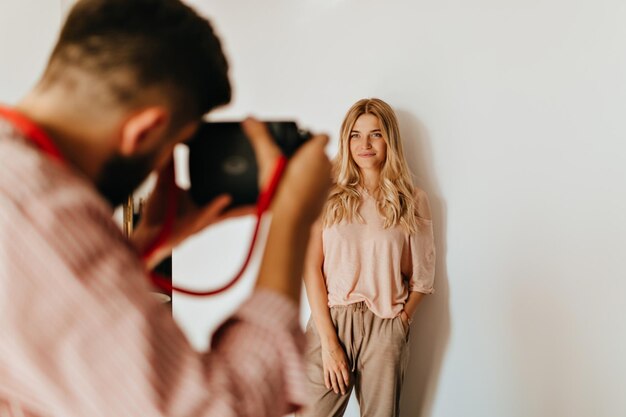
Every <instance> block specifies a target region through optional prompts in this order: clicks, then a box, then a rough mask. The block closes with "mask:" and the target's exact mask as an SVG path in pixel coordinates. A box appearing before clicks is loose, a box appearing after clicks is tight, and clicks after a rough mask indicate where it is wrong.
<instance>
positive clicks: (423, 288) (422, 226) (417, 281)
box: [409, 188, 436, 294]
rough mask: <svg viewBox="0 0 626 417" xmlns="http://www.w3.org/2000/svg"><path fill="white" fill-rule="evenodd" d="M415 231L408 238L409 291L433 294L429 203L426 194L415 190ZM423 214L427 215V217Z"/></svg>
mask: <svg viewBox="0 0 626 417" xmlns="http://www.w3.org/2000/svg"><path fill="white" fill-rule="evenodd" d="M415 201H416V205H417V214H416V218H417V230H416V231H415V233H412V234H411V235H410V236H409V257H410V264H411V265H410V271H411V272H410V275H409V291H418V292H421V293H424V294H432V293H434V292H435V289H434V287H433V284H434V281H435V261H436V254H435V237H434V232H433V221H432V220H431V219H430V217H431V216H430V203H429V201H428V197H427V195H426V193H425V192H424V191H422V190H420V189H417V188H416V190H415ZM425 213H427V217H428V218H426V215H425Z"/></svg>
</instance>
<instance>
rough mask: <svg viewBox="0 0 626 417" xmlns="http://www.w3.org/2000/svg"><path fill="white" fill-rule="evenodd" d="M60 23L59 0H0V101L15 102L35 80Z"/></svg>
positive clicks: (43, 64) (42, 66)
mask: <svg viewBox="0 0 626 417" xmlns="http://www.w3.org/2000/svg"><path fill="white" fill-rule="evenodd" d="M60 26H61V7H60V2H59V1H56V0H55V1H52V0H46V1H43V0H19V1H17V0H10V1H9V0H2V1H0V103H4V104H15V102H16V101H17V100H19V99H20V98H21V97H22V95H24V94H25V93H26V92H27V91H28V89H29V88H31V87H32V85H33V83H35V81H37V79H38V78H39V76H40V74H41V72H42V71H43V69H44V66H45V63H46V61H47V59H48V55H49V54H50V51H51V49H52V46H53V45H54V42H55V41H56V38H57V34H58V31H59V28H60Z"/></svg>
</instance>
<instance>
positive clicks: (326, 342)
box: [304, 221, 350, 394]
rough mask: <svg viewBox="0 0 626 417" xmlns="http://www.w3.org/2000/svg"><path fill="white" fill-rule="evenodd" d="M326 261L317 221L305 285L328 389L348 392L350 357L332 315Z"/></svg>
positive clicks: (320, 228)
mask: <svg viewBox="0 0 626 417" xmlns="http://www.w3.org/2000/svg"><path fill="white" fill-rule="evenodd" d="M323 263H324V252H323V248H322V225H321V223H320V222H319V221H318V222H316V223H315V224H314V225H313V227H312V229H311V237H310V239H309V247H308V250H307V257H306V261H305V265H304V285H305V287H306V293H307V297H308V299H309V305H310V306H311V315H312V317H313V321H314V322H315V327H316V328H317V331H318V333H319V337H320V342H321V345H322V362H323V366H324V382H325V384H326V388H328V389H330V388H331V387H332V388H333V391H335V393H336V394H338V393H339V392H341V393H342V394H345V392H346V387H347V386H348V384H349V382H350V374H349V367H348V359H347V357H346V353H345V352H344V350H343V348H342V347H341V344H340V343H339V338H338V337H337V330H336V329H335V325H334V324H333V321H332V318H331V316H330V310H329V308H328V291H327V289H326V283H325V282H324V275H323V273H322V265H323Z"/></svg>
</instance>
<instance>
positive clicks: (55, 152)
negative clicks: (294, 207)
mask: <svg viewBox="0 0 626 417" xmlns="http://www.w3.org/2000/svg"><path fill="white" fill-rule="evenodd" d="M0 117H2V118H3V119H5V120H6V121H8V122H9V123H10V124H12V125H13V127H14V128H15V129H16V130H18V131H19V132H20V133H21V134H22V135H23V136H24V137H25V138H26V139H28V140H30V141H31V142H32V143H33V144H35V146H37V147H38V148H39V149H40V150H41V151H42V152H43V153H44V154H46V155H47V156H48V157H49V158H51V159H53V160H54V161H56V162H58V163H61V164H65V158H64V157H63V155H62V154H61V152H60V151H59V149H58V148H57V147H56V145H55V144H54V142H53V141H52V139H51V138H50V136H48V134H47V133H46V132H45V131H44V130H43V129H41V128H40V127H39V126H37V124H36V123H34V122H33V121H32V120H30V119H29V118H28V117H26V116H24V115H23V114H21V113H20V112H18V111H16V110H14V109H10V108H7V107H2V106H0ZM286 166H287V158H286V157H285V156H284V155H281V156H280V157H279V158H278V160H277V161H276V163H275V165H274V169H273V172H272V176H271V179H270V182H269V183H268V185H267V187H266V188H265V189H264V190H263V191H262V192H261V193H260V194H259V198H258V200H257V204H256V224H255V227H254V233H253V235H252V241H251V242H250V248H249V250H248V254H247V256H246V259H245V261H244V263H243V265H242V267H241V269H240V270H239V272H238V273H237V274H236V275H235V276H234V277H233V278H232V279H231V280H230V281H229V282H227V283H226V284H225V285H223V286H221V287H219V288H215V289H210V290H192V289H188V288H180V287H177V286H174V285H172V283H171V282H170V281H169V280H168V279H166V278H164V277H162V276H159V275H158V274H156V273H154V272H151V271H149V272H148V276H149V277H150V279H151V281H152V282H153V284H154V285H156V286H158V287H160V288H161V289H163V290H166V291H176V292H179V293H182V294H187V295H194V296H211V295H216V294H219V293H221V292H224V291H226V290H227V289H229V288H230V287H232V286H233V285H234V284H235V283H236V282H237V281H238V280H239V279H240V278H241V277H242V276H243V273H244V272H245V270H246V268H247V267H248V264H249V263H250V259H251V258H252V253H253V252H254V247H255V245H256V241H257V237H258V233H259V228H260V225H261V219H262V217H263V214H264V213H265V212H266V211H267V209H268V208H269V206H270V204H271V202H272V198H273V197H274V194H275V193H276V189H277V188H278V184H279V182H280V179H281V177H282V174H283V172H284V170H285V167H286ZM166 175H167V176H168V178H167V181H168V188H169V192H168V194H169V196H168V205H167V209H166V218H165V222H164V223H163V227H162V228H161V231H160V232H159V235H158V236H157V237H156V238H155V240H154V241H153V242H152V244H150V245H149V246H148V248H147V249H146V250H145V251H144V253H143V254H142V259H143V260H144V261H145V260H146V259H148V258H149V257H150V256H151V255H152V254H154V252H155V251H157V250H158V249H159V248H160V247H161V246H162V245H163V244H164V243H165V242H166V241H167V239H168V238H169V236H170V234H171V232H172V228H173V226H174V221H175V220H176V211H177V210H178V197H179V195H178V193H179V192H180V189H179V188H178V186H177V185H176V179H175V175H174V163H173V161H172V162H171V163H170V167H169V168H168V170H167V173H166Z"/></svg>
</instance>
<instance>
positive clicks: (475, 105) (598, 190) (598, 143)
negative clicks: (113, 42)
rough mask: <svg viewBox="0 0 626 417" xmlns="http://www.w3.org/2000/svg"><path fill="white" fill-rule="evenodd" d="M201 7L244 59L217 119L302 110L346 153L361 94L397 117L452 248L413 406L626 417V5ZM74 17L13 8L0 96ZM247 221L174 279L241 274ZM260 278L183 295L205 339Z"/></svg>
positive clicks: (427, 410) (16, 89)
mask: <svg viewBox="0 0 626 417" xmlns="http://www.w3.org/2000/svg"><path fill="white" fill-rule="evenodd" d="M192 3H193V4H194V5H196V6H197V7H198V9H199V10H200V11H201V12H202V13H204V14H205V15H207V16H209V17H210V18H212V19H213V21H214V24H215V26H216V28H217V29H218V31H219V33H220V34H221V35H222V37H223V41H224V45H225V48H226V50H227V52H228V55H229V57H230V62H231V65H232V78H233V80H234V82H235V85H236V92H235V100H234V102H233V104H232V105H231V106H229V107H228V108H227V109H224V110H222V111H220V112H219V113H217V114H216V115H215V117H216V118H217V117H228V118H232V117H242V116H244V115H247V114H249V113H252V114H255V115H257V116H259V117H267V118H280V117H296V118H297V119H298V120H299V121H300V122H301V123H302V124H303V125H305V126H307V127H310V128H313V129H315V130H321V131H325V132H328V133H330V134H332V135H333V142H331V144H330V145H329V147H328V152H329V154H330V155H334V153H335V151H336V146H337V142H336V140H337V137H336V133H337V131H338V128H339V124H340V122H341V118H342V116H343V114H344V113H345V111H346V110H347V108H348V107H349V106H350V105H351V104H352V103H353V102H354V101H356V100H357V99H359V98H362V97H368V96H376V97H380V98H383V99H385V100H386V101H388V102H389V103H390V104H391V105H392V106H394V107H395V108H396V110H397V112H398V115H399V118H400V124H401V129H402V133H403V136H404V142H405V146H406V148H407V151H408V152H407V153H408V155H409V160H410V165H411V167H412V169H413V171H414V173H415V175H416V180H417V183H418V184H419V185H420V186H421V187H422V188H424V189H425V190H426V191H427V192H428V193H429V195H430V198H431V203H432V206H433V215H434V220H435V228H436V238H437V249H438V254H439V259H438V264H437V267H438V270H437V281H436V285H437V293H436V294H435V295H433V296H430V297H428V298H427V299H426V301H425V302H424V304H423V305H422V306H421V307H420V309H419V310H418V313H417V317H416V320H415V323H414V324H413V329H412V336H411V346H412V347H411V362H410V365H409V370H408V376H407V380H406V387H405V391H404V394H403V400H402V405H403V413H402V415H403V417H409V416H428V417H458V416H463V417H530V416H533V417H535V416H537V417H544V416H545V417H554V416H567V417H591V416H593V417H621V416H624V415H626V399H624V397H623V391H624V387H625V386H626V359H625V358H624V354H625V353H626V305H625V303H624V299H625V295H626V283H625V278H626V266H624V255H626V186H625V182H626V164H624V159H625V158H624V157H625V155H626V145H625V144H624V138H626V123H625V122H624V118H623V113H624V111H625V110H626V104H625V101H626V27H625V26H624V25H623V22H624V21H626V3H623V2H622V1H618V0H598V1H593V2H592V1H582V0H581V1H578V0H574V1H565V0H541V1H540V0H526V1H522V0H506V1H494V0H474V1H460V0H456V1H455V0H444V1H439V2H426V1H423V0H418V1H412V2H409V1H399V0H390V1H387V2H384V3H383V2H374V1H369V0H368V1H364V0H361V1H357V0H315V1H313V0H281V1H278V0H271V1H270V0H267V1H264V2H253V1H249V0H248V1H244V0H240V1H231V2H227V1H222V2H217V1H209V0H195V1H193V2H192ZM60 15H61V14H60V10H59V3H57V2H51V1H49V0H20V1H18V0H5V1H2V2H1V3H0V35H1V36H0V59H1V61H0V101H1V102H5V103H12V102H14V101H16V100H17V99H18V98H19V97H20V96H21V95H22V94H23V93H24V92H25V91H26V90H27V89H28V88H29V87H30V85H31V84H32V83H33V82H34V81H35V79H36V77H37V76H38V74H39V73H40V72H41V69H42V67H43V64H44V63H45V59H46V57H47V55H48V53H49V49H50V47H51V45H52V43H53V41H54V37H55V35H56V31H57V30H58V23H59V19H60ZM251 226H252V223H251V220H241V221H234V222H230V223H227V224H223V225H220V226H216V227H214V228H212V229H210V230H208V231H207V232H206V233H203V234H202V235H200V236H198V237H197V238H196V239H193V240H192V241H190V242H188V244H186V245H185V246H183V247H181V248H180V249H179V250H177V251H176V252H175V254H174V272H175V280H176V281H177V282H178V283H185V284H187V283H193V284H194V285H198V286H203V285H210V284H214V283H217V282H218V281H219V279H218V278H226V277H228V276H229V275H231V274H232V273H233V272H234V271H235V269H236V268H237V266H238V263H239V262H240V260H241V257H242V256H243V252H244V249H245V246H246V245H247V239H248V231H249V230H250V228H251ZM286 250H287V248H286ZM253 275H254V271H251V273H250V274H248V277H247V279H245V280H244V282H242V283H241V284H240V285H239V286H237V287H236V288H235V289H234V290H233V291H231V292H230V293H228V294H226V295H224V296H221V297H218V298H215V299H210V300H206V301H198V300H192V299H189V298H187V297H182V296H175V298H174V314H175V317H176V319H177V320H178V321H179V323H180V324H181V326H182V327H183V328H184V330H185V332H186V333H187V335H188V336H189V338H190V340H191V341H192V342H193V343H194V344H195V345H196V346H198V348H202V347H204V346H206V341H207V335H208V333H209V332H210V331H211V330H212V329H213V328H214V327H215V326H216V325H217V324H218V323H219V322H220V321H221V320H222V319H223V318H224V317H225V316H226V315H227V314H228V313H229V312H231V311H232V310H233V309H235V308H236V306H237V304H238V303H239V302H241V301H242V300H243V299H244V298H245V296H246V294H247V293H248V291H249V290H250V287H251V278H252V276H253ZM203 276H204V277H206V279H204V281H203V279H201V277H203ZM211 277H213V278H211ZM307 317H308V308H307V307H306V303H305V306H304V307H303V311H302V319H303V322H304V320H306V318H307ZM346 415H347V416H349V417H354V416H357V415H358V409H357V407H356V405H355V404H354V403H353V404H352V406H351V407H350V408H349V410H348V413H347V414H346Z"/></svg>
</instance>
